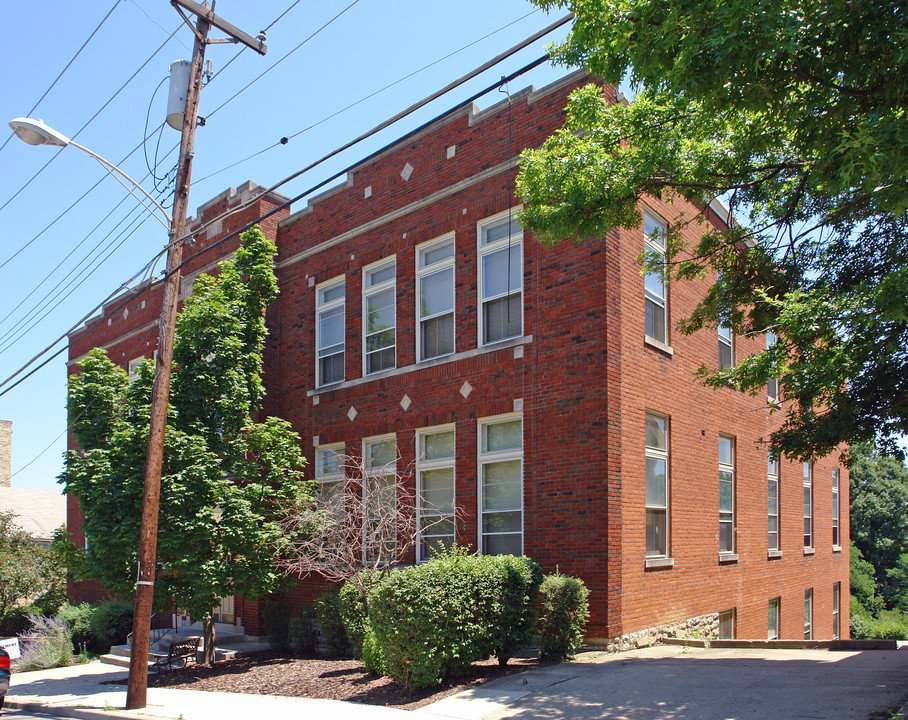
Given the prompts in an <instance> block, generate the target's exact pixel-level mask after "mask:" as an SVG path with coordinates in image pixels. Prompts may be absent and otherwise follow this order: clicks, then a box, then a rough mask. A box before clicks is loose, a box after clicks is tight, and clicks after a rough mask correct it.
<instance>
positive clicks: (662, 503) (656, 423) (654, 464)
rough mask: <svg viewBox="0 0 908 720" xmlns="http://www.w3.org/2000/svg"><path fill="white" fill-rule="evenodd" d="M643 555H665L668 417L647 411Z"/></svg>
mask: <svg viewBox="0 0 908 720" xmlns="http://www.w3.org/2000/svg"><path fill="white" fill-rule="evenodd" d="M646 555H647V557H666V556H667V555H668V418H666V417H663V416H661V415H655V414H653V413H647V414H646Z"/></svg>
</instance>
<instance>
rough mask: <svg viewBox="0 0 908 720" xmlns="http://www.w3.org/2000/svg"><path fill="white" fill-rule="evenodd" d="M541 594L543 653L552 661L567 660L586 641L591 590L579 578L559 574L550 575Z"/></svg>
mask: <svg viewBox="0 0 908 720" xmlns="http://www.w3.org/2000/svg"><path fill="white" fill-rule="evenodd" d="M539 594H540V596H541V604H542V614H541V616H540V618H539V645H540V655H541V656H542V657H543V658H546V659H550V660H567V659H568V658H570V657H573V653H574V648H575V647H577V646H578V645H580V643H581V641H582V640H583V627H584V625H586V621H587V618H589V615H590V612H589V604H588V603H587V597H588V595H589V591H588V590H587V589H586V585H584V584H583V581H582V580H580V579H579V578H575V577H571V576H569V575H561V574H560V573H556V574H554V575H546V577H545V579H544V580H543V581H542V586H541V587H540V589H539Z"/></svg>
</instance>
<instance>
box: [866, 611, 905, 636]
mask: <svg viewBox="0 0 908 720" xmlns="http://www.w3.org/2000/svg"><path fill="white" fill-rule="evenodd" d="M872 633H873V634H872V635H871V637H875V638H882V639H884V640H908V616H906V615H905V613H903V612H901V611H899V610H883V611H882V612H881V613H880V614H879V615H878V616H877V619H876V621H875V622H874V623H873V628H872Z"/></svg>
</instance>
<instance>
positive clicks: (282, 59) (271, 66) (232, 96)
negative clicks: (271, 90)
mask: <svg viewBox="0 0 908 720" xmlns="http://www.w3.org/2000/svg"><path fill="white" fill-rule="evenodd" d="M359 1H360V0H353V2H352V3H350V4H349V5H347V7H345V8H344V9H343V10H341V11H340V12H339V13H338V14H337V15H335V16H334V17H333V18H331V19H330V20H328V21H327V22H326V23H325V24H324V25H322V26H321V27H320V28H318V30H316V31H315V32H313V33H312V34H311V35H309V37H307V38H306V39H305V40H303V41H302V42H301V43H300V44H299V45H297V46H296V47H295V48H293V49H292V50H291V51H290V52H288V53H286V54H285V55H284V56H283V57H281V59H280V60H278V61H277V62H275V63H273V64H272V65H270V66H269V67H268V68H267V69H266V70H265V71H264V72H262V73H261V74H260V75H258V76H257V77H255V78H253V79H252V80H250V81H249V82H248V83H246V84H245V85H244V86H243V87H242V88H240V89H239V90H238V91H237V92H235V93H234V94H233V95H231V96H230V97H229V98H227V99H226V100H225V101H224V102H222V103H221V104H220V105H218V106H217V107H216V108H215V109H214V110H212V111H211V112H210V113H208V114H207V115H206V116H205V117H206V118H211V116H212V115H214V114H215V113H216V112H217V111H218V110H220V109H221V108H223V107H224V106H225V105H226V104H227V103H229V102H231V101H232V100H234V99H235V98H236V97H237V96H238V95H240V94H242V93H244V92H246V90H248V89H249V88H250V87H252V85H254V84H255V83H257V82H258V81H259V80H261V79H262V78H263V77H265V75H267V74H268V73H270V72H271V71H272V70H274V68H276V67H277V66H278V65H280V64H281V63H282V62H284V60H286V59H287V58H288V57H290V56H291V55H293V53H295V52H296V51H297V50H299V49H300V48H301V47H303V45H305V44H306V43H308V42H309V41H310V40H311V39H312V38H314V37H315V36H316V35H318V34H319V33H320V32H321V31H322V30H324V29H325V28H326V27H328V26H329V25H331V24H332V23H333V22H334V21H335V20H337V19H338V18H339V17H340V16H341V15H343V14H344V13H346V12H347V11H348V10H349V9H350V8H352V7H353V6H354V5H356V4H357V3H358V2H359ZM0 210H2V208H0Z"/></svg>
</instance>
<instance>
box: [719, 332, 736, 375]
mask: <svg viewBox="0 0 908 720" xmlns="http://www.w3.org/2000/svg"><path fill="white" fill-rule="evenodd" d="M734 347H735V339H734V335H733V333H732V331H731V326H730V325H726V324H725V323H724V322H720V323H719V367H720V368H724V367H731V366H732V365H733V364H734V362H735V360H734Z"/></svg>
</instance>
